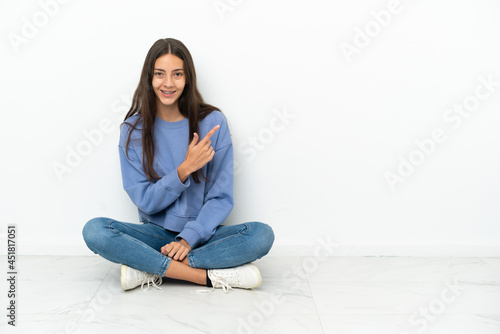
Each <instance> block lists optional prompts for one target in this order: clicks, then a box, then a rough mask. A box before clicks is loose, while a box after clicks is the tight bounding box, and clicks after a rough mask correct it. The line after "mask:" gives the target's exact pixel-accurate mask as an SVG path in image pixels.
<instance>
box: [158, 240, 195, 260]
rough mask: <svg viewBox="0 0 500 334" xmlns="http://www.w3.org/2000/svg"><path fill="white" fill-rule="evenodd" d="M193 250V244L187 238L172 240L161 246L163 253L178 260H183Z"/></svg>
mask: <svg viewBox="0 0 500 334" xmlns="http://www.w3.org/2000/svg"><path fill="white" fill-rule="evenodd" d="M190 251H191V246H189V244H188V243H187V241H186V240H184V239H181V240H180V241H172V242H171V243H169V244H166V245H165V246H163V247H162V248H161V253H162V254H163V255H166V256H168V257H170V258H172V259H174V260H176V261H182V260H184V258H185V257H186V255H188V253H189V252H190Z"/></svg>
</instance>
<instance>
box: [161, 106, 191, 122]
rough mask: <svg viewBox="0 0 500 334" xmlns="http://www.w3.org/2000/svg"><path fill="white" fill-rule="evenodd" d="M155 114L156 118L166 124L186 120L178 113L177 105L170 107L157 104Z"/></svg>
mask: <svg viewBox="0 0 500 334" xmlns="http://www.w3.org/2000/svg"><path fill="white" fill-rule="evenodd" d="M156 113H157V115H158V117H160V118H161V119H162V120H164V121H167V122H177V121H180V120H183V119H184V118H186V117H184V116H183V115H182V114H181V112H180V111H179V106H178V105H177V103H176V104H175V105H171V106H166V105H164V104H161V103H158V104H157V106H156Z"/></svg>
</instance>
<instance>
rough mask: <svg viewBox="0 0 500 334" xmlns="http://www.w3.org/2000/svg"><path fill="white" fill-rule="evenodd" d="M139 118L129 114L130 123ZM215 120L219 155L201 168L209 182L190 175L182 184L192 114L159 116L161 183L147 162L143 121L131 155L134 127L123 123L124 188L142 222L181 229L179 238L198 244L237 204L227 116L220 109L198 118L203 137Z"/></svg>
mask: <svg viewBox="0 0 500 334" xmlns="http://www.w3.org/2000/svg"><path fill="white" fill-rule="evenodd" d="M137 117H139V116H137V115H135V116H132V117H130V118H129V119H127V120H126V123H130V124H134V122H135V121H136V119H137ZM216 125H220V128H219V130H217V131H216V132H215V134H214V135H213V136H212V137H211V138H210V140H211V142H212V144H211V145H212V147H213V148H214V151H215V155H214V157H213V159H212V161H210V162H209V163H208V164H207V165H205V166H204V167H203V168H202V170H203V173H204V175H205V177H206V178H207V179H208V180H209V181H208V182H205V181H203V180H201V177H200V183H195V182H194V181H193V180H192V178H191V176H189V177H188V178H187V179H186V181H185V182H184V183H183V182H181V180H180V179H179V175H178V174H177V167H179V165H180V164H181V163H182V162H183V161H184V158H185V157H186V152H187V148H188V145H189V120H188V119H187V118H185V119H183V120H181V121H178V122H167V121H164V120H163V119H161V118H159V117H158V116H156V120H155V124H154V136H153V137H154V141H155V158H154V161H153V168H154V170H155V171H156V173H157V174H158V176H159V177H160V179H159V180H157V181H156V182H150V181H148V179H147V177H146V175H145V173H144V169H143V167H142V143H141V142H142V139H141V129H142V124H141V123H139V124H138V126H137V128H136V130H135V131H133V132H132V136H131V139H130V144H129V147H128V158H127V156H126V154H125V144H126V141H127V137H128V133H129V131H130V129H131V127H130V126H129V125H127V124H125V123H124V124H123V125H122V127H121V129H120V144H119V149H120V164H121V170H122V179H123V187H124V188H125V191H126V192H127V193H128V195H129V196H130V199H131V200H132V202H133V203H134V204H135V205H136V206H137V208H138V209H139V218H140V221H141V222H145V221H149V222H152V223H155V224H157V225H160V226H162V227H164V228H165V229H167V230H171V231H174V232H179V234H178V236H177V240H180V239H181V238H182V239H184V240H186V241H187V242H188V243H189V245H190V246H191V248H193V249H194V248H196V247H197V246H198V245H201V244H203V243H205V242H207V241H208V239H210V237H211V236H212V235H213V234H214V232H215V228H216V227H217V226H219V225H220V224H221V223H223V222H224V221H225V220H226V218H227V216H228V215H229V213H230V212H231V210H232V209H233V145H232V141H231V134H230V132H229V128H228V125H227V121H226V118H225V117H224V115H223V114H222V113H221V112H220V111H217V110H216V111H213V112H212V113H210V114H209V115H208V116H207V117H205V118H204V119H203V120H202V121H200V122H199V133H198V135H199V138H200V140H201V139H203V138H204V137H205V135H206V134H207V133H208V132H209V131H210V130H211V129H212V128H213V127H214V126H216Z"/></svg>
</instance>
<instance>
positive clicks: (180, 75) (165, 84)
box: [152, 54, 186, 107]
mask: <svg viewBox="0 0 500 334" xmlns="http://www.w3.org/2000/svg"><path fill="white" fill-rule="evenodd" d="M152 84H153V90H154V92H155V94H156V98H157V102H160V103H161V104H163V105H164V106H165V107H176V106H177V102H178V100H179V97H180V96H181V94H182V92H183V90H184V86H185V85H186V77H185V75H184V62H183V61H182V59H180V58H179V57H177V56H175V55H173V54H166V55H163V56H161V57H159V58H158V59H156V62H155V66H154V72H153V82H152Z"/></svg>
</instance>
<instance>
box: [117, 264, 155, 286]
mask: <svg viewBox="0 0 500 334" xmlns="http://www.w3.org/2000/svg"><path fill="white" fill-rule="evenodd" d="M162 283H163V281H162V278H161V277H160V276H158V275H153V274H149V273H147V272H144V271H140V270H137V269H133V268H130V267H129V266H126V265H124V264H122V267H121V269H120V284H121V286H122V289H123V290H130V289H133V288H136V287H138V286H139V285H140V286H141V289H142V290H143V291H147V290H149V286H150V285H153V286H154V287H155V288H157V289H160V290H161V288H160V287H159V286H160V285H161V284H162ZM144 285H146V287H144Z"/></svg>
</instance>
